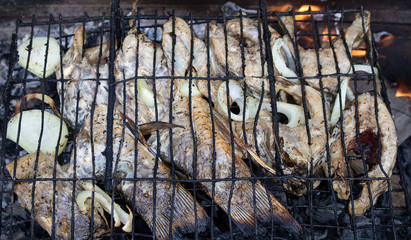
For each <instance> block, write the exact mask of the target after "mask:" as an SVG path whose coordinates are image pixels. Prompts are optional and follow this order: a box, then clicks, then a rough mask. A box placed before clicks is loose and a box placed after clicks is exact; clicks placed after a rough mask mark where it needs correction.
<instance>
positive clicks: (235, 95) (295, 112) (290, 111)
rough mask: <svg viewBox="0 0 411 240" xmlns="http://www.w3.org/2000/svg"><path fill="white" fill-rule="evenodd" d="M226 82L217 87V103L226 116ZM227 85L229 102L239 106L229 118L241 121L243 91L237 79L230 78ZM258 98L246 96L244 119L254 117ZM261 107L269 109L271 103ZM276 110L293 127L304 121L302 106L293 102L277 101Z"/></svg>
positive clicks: (227, 109)
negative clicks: (235, 112)
mask: <svg viewBox="0 0 411 240" xmlns="http://www.w3.org/2000/svg"><path fill="white" fill-rule="evenodd" d="M226 85H227V84H224V83H223V84H221V85H220V88H219V89H218V103H219V105H220V108H221V109H222V111H223V113H224V115H225V116H226V117H228V111H229V106H228V105H227V90H226V87H227V86H226ZM228 87H229V89H230V95H229V98H230V102H231V101H232V102H235V103H237V105H238V106H239V108H240V112H239V113H238V114H234V113H232V112H231V119H232V120H233V121H243V113H244V109H243V108H244V91H243V89H242V87H241V86H240V84H239V83H238V82H237V81H234V80H230V81H229V83H228ZM259 101H260V100H259V99H257V98H254V97H251V96H248V97H247V98H246V104H245V119H244V120H247V119H250V118H255V116H256V115H257V111H258V105H259ZM261 109H262V110H264V109H266V110H269V111H270V110H271V105H270V104H269V103H264V102H263V104H262V106H261ZM277 112H278V113H282V114H284V115H285V116H286V117H287V119H288V123H287V126H289V127H295V126H297V125H299V124H304V123H305V118H304V110H303V107H301V106H299V105H295V104H290V103H285V102H280V101H277Z"/></svg>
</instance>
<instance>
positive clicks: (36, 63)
mask: <svg viewBox="0 0 411 240" xmlns="http://www.w3.org/2000/svg"><path fill="white" fill-rule="evenodd" d="M47 41H48V44H49V45H48V49H47ZM31 44H32V45H31V49H29V45H30V39H28V40H26V41H24V42H23V43H22V44H20V46H19V47H18V48H17V51H18V54H19V65H20V66H22V67H23V68H26V67H27V59H28V58H29V51H30V61H29V66H28V67H27V70H29V71H30V72H32V73H33V74H35V75H36V76H38V77H40V78H43V77H48V76H50V75H51V74H53V73H54V71H55V67H56V66H57V65H58V64H60V44H59V43H58V42H57V40H56V39H54V38H51V37H50V38H47V37H35V38H33V40H32V43H31ZM46 51H47V54H46ZM46 55H47V65H46ZM44 65H46V72H45V73H44ZM43 75H44V76H43Z"/></svg>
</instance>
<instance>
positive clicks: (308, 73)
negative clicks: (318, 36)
mask: <svg viewBox="0 0 411 240" xmlns="http://www.w3.org/2000/svg"><path fill="white" fill-rule="evenodd" d="M370 15H371V14H370V12H368V11H364V16H361V14H359V13H358V14H356V16H355V20H354V21H353V22H352V24H351V25H350V26H349V27H348V28H346V29H345V30H344V34H342V35H340V36H337V37H335V38H334V39H333V40H332V45H333V48H332V47H331V45H329V46H323V47H321V48H319V49H318V54H319V62H317V53H316V50H315V49H308V48H307V49H306V48H303V47H301V46H299V45H298V51H299V60H300V63H301V68H302V71H303V76H304V77H315V76H318V75H319V74H320V73H319V65H320V66H321V75H331V74H336V73H337V67H338V69H339V71H338V73H343V74H346V73H351V72H352V66H351V63H350V58H349V57H351V56H348V55H347V52H348V53H349V54H350V55H351V51H352V49H354V48H356V47H358V46H359V44H360V43H361V42H362V41H363V40H364V38H365V37H366V36H364V33H367V34H368V33H369V29H370ZM281 20H282V24H283V27H284V28H285V29H286V31H288V33H289V34H290V36H291V39H290V37H289V36H288V35H285V36H284V39H285V41H286V43H287V45H288V48H289V49H290V50H291V53H292V54H294V58H295V53H294V45H295V44H296V40H295V28H294V26H295V25H294V24H295V22H294V17H293V16H284V17H281ZM363 21H364V22H363ZM363 24H364V27H363ZM344 41H345V43H346V44H347V46H345V43H344ZM334 55H335V57H336V61H337V62H336V61H335V60H334ZM345 78H346V77H341V81H342V80H344V79H345ZM321 79H322V82H323V87H324V90H325V91H327V92H330V93H332V94H336V93H337V90H338V78H337V77H335V76H327V77H322V78H321ZM305 81H306V82H307V83H308V84H309V85H310V86H311V87H314V88H316V89H320V81H319V79H318V78H307V79H305Z"/></svg>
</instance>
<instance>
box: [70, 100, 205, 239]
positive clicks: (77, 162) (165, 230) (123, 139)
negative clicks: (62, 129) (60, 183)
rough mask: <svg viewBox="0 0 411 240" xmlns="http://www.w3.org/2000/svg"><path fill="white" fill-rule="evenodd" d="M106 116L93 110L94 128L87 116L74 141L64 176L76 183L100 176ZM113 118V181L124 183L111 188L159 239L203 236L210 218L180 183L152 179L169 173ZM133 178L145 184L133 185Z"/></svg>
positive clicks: (103, 163)
mask: <svg viewBox="0 0 411 240" xmlns="http://www.w3.org/2000/svg"><path fill="white" fill-rule="evenodd" d="M106 113H107V106H106V105H100V106H97V107H96V109H95V112H94V114H93V115H90V117H93V124H92V125H90V119H89V118H90V117H89V118H88V119H87V120H86V121H85V124H84V126H83V128H82V130H81V131H80V133H79V134H78V136H77V149H76V150H75V151H73V154H72V159H71V162H70V166H69V167H68V171H70V172H71V174H73V173H74V172H73V171H76V176H77V177H78V178H79V179H81V178H90V177H93V176H96V177H104V173H105V167H106V155H105V149H106V141H107V136H106V134H105V133H106V131H107V116H106ZM113 119H114V120H113V121H114V122H113V166H112V169H113V176H114V177H118V178H123V180H121V181H119V182H118V183H116V184H115V187H116V189H117V191H118V192H120V193H121V194H122V195H124V197H125V198H126V199H127V200H128V202H129V203H130V204H132V205H133V206H135V210H136V212H137V213H139V214H140V215H141V216H142V218H143V219H144V220H145V222H146V223H147V224H148V226H149V227H150V228H151V229H152V231H153V232H154V234H155V235H156V238H157V239H169V236H173V237H174V238H175V239H180V238H182V237H183V235H184V234H186V233H193V232H195V231H197V232H201V231H203V230H204V228H205V226H206V224H207V221H208V216H207V214H206V212H205V211H204V209H203V208H202V207H201V206H200V204H199V203H197V202H194V200H193V197H192V196H191V194H190V193H189V192H188V191H187V190H186V189H184V188H183V186H182V185H181V184H180V183H177V184H176V185H175V188H173V183H172V182H169V181H160V180H155V179H157V178H159V179H172V176H171V174H170V170H169V169H168V168H167V166H165V165H164V164H163V163H162V162H161V160H159V159H157V160H156V157H155V156H154V155H153V154H151V152H150V150H149V149H148V147H147V146H145V145H143V144H142V143H140V142H137V143H136V142H135V138H134V135H133V133H132V132H131V131H130V130H128V128H126V127H125V126H124V123H123V120H122V119H123V118H122V114H121V113H120V112H119V111H118V110H117V109H115V113H114V116H113ZM132 179H146V180H139V181H136V182H135V181H133V180H132ZM147 179H149V180H147ZM173 191H175V196H174V198H173ZM173 202H174V203H173ZM154 211H155V212H154ZM195 213H196V215H195ZM154 214H155V215H154ZM154 216H155V218H154ZM171 218H172V219H173V220H172V221H171ZM170 224H172V226H171V232H170V231H169V229H170Z"/></svg>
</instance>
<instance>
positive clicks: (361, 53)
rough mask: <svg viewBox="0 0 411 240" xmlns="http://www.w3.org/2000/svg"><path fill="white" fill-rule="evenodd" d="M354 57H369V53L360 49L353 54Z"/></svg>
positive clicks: (353, 51)
mask: <svg viewBox="0 0 411 240" xmlns="http://www.w3.org/2000/svg"><path fill="white" fill-rule="evenodd" d="M351 54H352V56H353V57H364V56H365V55H367V51H366V50H360V49H354V50H352V52H351Z"/></svg>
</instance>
